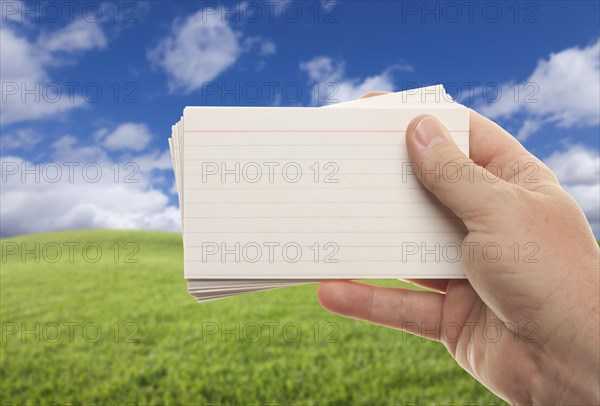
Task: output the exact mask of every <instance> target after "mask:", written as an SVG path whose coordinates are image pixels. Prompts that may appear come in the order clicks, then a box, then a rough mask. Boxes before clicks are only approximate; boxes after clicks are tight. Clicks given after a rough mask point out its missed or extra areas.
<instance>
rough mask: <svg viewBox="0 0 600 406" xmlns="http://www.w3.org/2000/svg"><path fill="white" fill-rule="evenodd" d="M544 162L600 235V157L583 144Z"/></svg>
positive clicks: (560, 152) (569, 148)
mask: <svg viewBox="0 0 600 406" xmlns="http://www.w3.org/2000/svg"><path fill="white" fill-rule="evenodd" d="M544 162H545V163H546V164H547V165H548V166H549V167H550V169H552V171H553V172H554V173H555V174H556V176H557V177H558V179H559V181H560V183H561V185H562V186H563V187H564V188H565V190H566V191H567V192H569V193H570V194H571V195H572V196H573V197H574V198H575V200H577V202H578V203H579V204H580V205H581V207H582V208H583V211H584V212H585V215H586V217H587V219H588V221H589V222H590V224H591V225H592V228H593V230H594V233H595V234H596V235H599V234H600V154H599V153H598V151H595V150H592V149H588V148H585V147H583V146H581V145H572V146H570V147H568V148H567V149H566V150H563V151H557V152H554V153H553V154H552V155H550V156H549V157H548V158H546V159H544Z"/></svg>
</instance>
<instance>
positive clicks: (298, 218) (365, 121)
mask: <svg viewBox="0 0 600 406" xmlns="http://www.w3.org/2000/svg"><path fill="white" fill-rule="evenodd" d="M381 97H385V96H381ZM424 113H428V114H433V115H434V116H436V117H437V118H438V119H439V120H440V121H442V123H444V124H445V125H446V127H447V128H449V130H450V133H451V134H452V136H453V137H454V139H455V140H456V142H457V144H458V145H459V147H460V148H461V149H462V150H463V151H465V152H468V110H467V109H466V108H464V107H463V106H460V105H457V104H454V103H452V104H448V105H434V106H423V105H420V104H418V103H416V104H410V105H409V104H407V105H404V106H402V107H401V108H377V109H371V108H368V109H365V108H344V109H341V108H337V109H318V108H252V107H245V108H228V107H187V108H186V109H185V110H184V117H183V127H184V131H183V150H184V151H185V152H184V154H183V161H182V162H183V172H182V175H181V177H182V178H183V179H184V181H183V188H182V190H183V196H184V198H183V199H182V200H183V213H184V217H183V221H184V223H185V227H184V231H183V234H184V256H185V276H186V278H188V279H290V280H294V279H303V280H306V279H309V280H312V279H329V278H335V279H339V278H345V279H358V278H361V279H362V278H457V277H464V274H463V271H462V265H461V262H460V245H461V242H462V239H463V237H464V234H465V230H464V226H463V224H462V222H461V221H460V220H459V219H457V218H456V217H455V216H454V215H453V214H452V213H451V212H450V211H449V210H448V209H446V208H445V207H443V206H442V205H441V204H440V203H439V202H438V201H437V200H436V199H435V198H434V197H432V196H431V195H430V194H429V193H428V192H426V191H425V190H424V188H423V187H422V186H421V185H420V184H419V182H418V180H417V179H416V177H415V175H414V168H413V167H412V164H411V163H410V162H409V160H408V155H407V151H406V146H405V129H406V127H407V125H408V123H409V122H410V121H411V119H412V118H414V117H416V116H417V115H419V114H424Z"/></svg>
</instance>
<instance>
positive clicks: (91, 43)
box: [37, 20, 108, 52]
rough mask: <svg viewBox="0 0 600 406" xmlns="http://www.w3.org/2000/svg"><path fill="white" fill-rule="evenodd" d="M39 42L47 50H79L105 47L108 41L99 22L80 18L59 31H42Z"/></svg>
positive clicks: (40, 46) (41, 47)
mask: <svg viewBox="0 0 600 406" xmlns="http://www.w3.org/2000/svg"><path fill="white" fill-rule="evenodd" d="M37 42H38V44H39V48H40V49H45V51H46V52H79V51H88V50H90V49H94V48H104V47H106V44H107V42H108V41H107V39H106V35H105V34H104V31H103V30H102V27H101V25H100V24H99V23H90V22H87V21H85V20H78V21H74V22H72V23H70V24H69V25H67V26H65V27H64V28H62V29H60V30H58V31H54V32H50V33H42V34H41V35H40V37H39V38H38V41H37Z"/></svg>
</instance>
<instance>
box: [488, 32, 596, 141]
mask: <svg viewBox="0 0 600 406" xmlns="http://www.w3.org/2000/svg"><path fill="white" fill-rule="evenodd" d="M599 55H600V40H597V41H596V42H595V43H593V44H590V45H588V46H585V47H573V48H568V49H565V50H563V51H560V52H557V53H553V54H550V56H549V57H548V58H545V59H542V60H540V61H539V62H538V64H537V66H536V68H535V70H534V71H533V73H532V74H531V75H530V76H529V77H528V78H527V80H525V81H524V82H522V83H517V84H514V83H513V84H505V85H503V86H501V87H500V89H501V91H502V96H501V97H499V98H498V100H496V101H495V102H494V103H489V104H484V105H481V106H479V108H478V109H479V110H480V111H481V112H482V113H483V114H485V115H487V116H489V117H491V118H505V117H514V116H518V115H522V116H524V117H525V120H524V122H523V124H522V128H521V130H520V131H519V133H518V134H517V136H518V138H519V139H521V140H525V139H527V138H528V137H529V136H531V135H532V134H534V133H535V132H536V131H537V130H538V129H539V128H540V127H541V126H542V125H544V124H546V123H551V124H554V125H556V126H558V127H563V128H571V127H575V126H597V125H599V124H600V98H599V97H598V95H599V94H600V58H599ZM515 89H519V92H520V95H517V97H516V98H515Z"/></svg>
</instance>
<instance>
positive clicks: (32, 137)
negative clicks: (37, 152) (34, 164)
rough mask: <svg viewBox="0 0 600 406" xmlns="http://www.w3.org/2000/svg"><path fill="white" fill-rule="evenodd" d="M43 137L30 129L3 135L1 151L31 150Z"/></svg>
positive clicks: (0, 143)
mask: <svg viewBox="0 0 600 406" xmlns="http://www.w3.org/2000/svg"><path fill="white" fill-rule="evenodd" d="M42 138H43V137H42V136H41V135H40V134H37V133H36V132H34V131H32V130H31V129H29V128H20V129H18V130H15V131H13V132H9V133H6V134H2V138H0V149H1V150H3V151H8V150H15V149H21V150H30V149H32V148H33V147H35V146H36V145H37V144H39V143H40V141H41V140H42Z"/></svg>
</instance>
